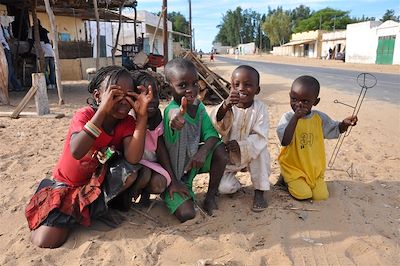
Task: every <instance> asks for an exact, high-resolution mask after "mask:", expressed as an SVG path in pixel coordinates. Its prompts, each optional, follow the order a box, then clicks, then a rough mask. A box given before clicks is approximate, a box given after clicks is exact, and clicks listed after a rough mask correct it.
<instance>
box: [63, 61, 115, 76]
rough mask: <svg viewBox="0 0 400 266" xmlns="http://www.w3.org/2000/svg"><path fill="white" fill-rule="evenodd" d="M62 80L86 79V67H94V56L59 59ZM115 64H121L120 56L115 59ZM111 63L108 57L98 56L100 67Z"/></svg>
mask: <svg viewBox="0 0 400 266" xmlns="http://www.w3.org/2000/svg"><path fill="white" fill-rule="evenodd" d="M60 63H61V78H62V80H82V79H88V75H87V74H86V69H88V68H95V67H96V58H80V59H79V58H78V59H61V60H60ZM115 64H116V65H120V66H121V65H122V61H121V57H117V58H116V59H115ZM109 65H112V60H111V58H110V57H102V58H100V67H104V66H109Z"/></svg>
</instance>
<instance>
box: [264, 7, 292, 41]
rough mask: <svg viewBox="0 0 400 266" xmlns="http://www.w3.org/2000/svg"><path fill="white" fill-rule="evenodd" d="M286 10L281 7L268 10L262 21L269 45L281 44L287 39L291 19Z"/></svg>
mask: <svg viewBox="0 0 400 266" xmlns="http://www.w3.org/2000/svg"><path fill="white" fill-rule="evenodd" d="M288 13H289V12H288V11H284V10H283V9H282V7H278V8H277V9H276V10H270V9H269V11H268V16H267V18H266V20H265V22H264V23H263V30H264V32H265V33H267V36H268V38H269V40H270V41H271V45H276V44H279V45H282V44H284V43H285V42H287V41H288V40H289V37H290V34H291V30H290V25H291V20H290V16H289V14H288Z"/></svg>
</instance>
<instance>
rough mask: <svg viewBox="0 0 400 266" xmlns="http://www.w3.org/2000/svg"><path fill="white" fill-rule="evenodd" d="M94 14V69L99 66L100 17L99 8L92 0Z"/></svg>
mask: <svg viewBox="0 0 400 266" xmlns="http://www.w3.org/2000/svg"><path fill="white" fill-rule="evenodd" d="M93 7H94V14H95V16H96V29H97V33H96V70H99V67H100V17H99V9H98V8H97V0H93Z"/></svg>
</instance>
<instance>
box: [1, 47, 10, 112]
mask: <svg viewBox="0 0 400 266" xmlns="http://www.w3.org/2000/svg"><path fill="white" fill-rule="evenodd" d="M0 104H7V105H8V104H10V98H9V97H8V64H7V58H6V54H5V53H4V49H3V45H0Z"/></svg>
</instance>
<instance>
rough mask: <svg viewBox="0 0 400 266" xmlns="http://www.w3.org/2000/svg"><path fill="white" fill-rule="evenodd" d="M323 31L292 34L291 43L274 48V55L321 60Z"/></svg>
mask: <svg viewBox="0 0 400 266" xmlns="http://www.w3.org/2000/svg"><path fill="white" fill-rule="evenodd" d="M323 33H325V31H323V30H314V31H307V32H300V33H294V34H292V38H291V40H290V42H288V43H285V44H283V45H281V46H278V47H274V48H273V51H272V53H273V54H274V55H285V56H297V57H310V58H321V55H322V34H323Z"/></svg>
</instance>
